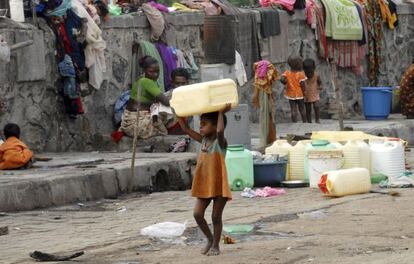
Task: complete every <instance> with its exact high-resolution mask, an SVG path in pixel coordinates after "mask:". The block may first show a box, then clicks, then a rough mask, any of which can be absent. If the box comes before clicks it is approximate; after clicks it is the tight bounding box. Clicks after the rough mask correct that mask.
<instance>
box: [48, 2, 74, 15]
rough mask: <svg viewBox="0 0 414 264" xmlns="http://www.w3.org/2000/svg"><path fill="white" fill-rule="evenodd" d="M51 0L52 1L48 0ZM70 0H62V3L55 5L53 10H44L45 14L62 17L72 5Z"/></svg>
mask: <svg viewBox="0 0 414 264" xmlns="http://www.w3.org/2000/svg"><path fill="white" fill-rule="evenodd" d="M48 2H53V1H48ZM71 5H72V3H71V0H63V1H62V3H61V4H60V5H59V6H57V7H56V8H55V9H54V10H52V11H48V12H46V14H45V15H46V16H49V17H50V16H57V17H63V16H64V15H66V11H68V10H69V9H70V8H71V7H72V6H71Z"/></svg>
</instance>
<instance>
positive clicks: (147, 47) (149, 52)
mask: <svg viewBox="0 0 414 264" xmlns="http://www.w3.org/2000/svg"><path fill="white" fill-rule="evenodd" d="M139 45H140V46H141V48H142V52H143V53H144V55H145V56H151V57H153V58H154V59H156V60H157V61H158V64H159V66H160V76H159V77H158V81H157V82H158V85H159V87H160V89H161V92H164V91H165V87H164V63H163V61H162V59H161V56H160V53H159V52H158V50H157V48H156V47H155V45H154V44H152V43H151V42H148V41H141V42H140V43H139Z"/></svg>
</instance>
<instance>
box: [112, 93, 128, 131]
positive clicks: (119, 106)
mask: <svg viewBox="0 0 414 264" xmlns="http://www.w3.org/2000/svg"><path fill="white" fill-rule="evenodd" d="M130 98H131V90H127V91H124V92H123V93H122V94H121V95H120V96H119V97H118V99H117V100H116V102H115V105H114V122H115V124H116V125H118V124H120V123H121V121H122V114H123V113H124V111H125V108H126V106H127V104H128V101H129V99H130Z"/></svg>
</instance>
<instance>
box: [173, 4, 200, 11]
mask: <svg viewBox="0 0 414 264" xmlns="http://www.w3.org/2000/svg"><path fill="white" fill-rule="evenodd" d="M172 7H173V8H175V10H177V11H181V12H194V11H197V9H191V8H188V7H187V6H185V5H183V4H180V3H173V4H172Z"/></svg>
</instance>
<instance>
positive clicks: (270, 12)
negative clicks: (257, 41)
mask: <svg viewBox="0 0 414 264" xmlns="http://www.w3.org/2000/svg"><path fill="white" fill-rule="evenodd" d="M258 10H259V12H260V19H261V24H260V33H261V34H262V37H263V38H268V37H271V36H276V35H279V34H280V20H279V12H278V11H277V10H275V9H273V8H260V9H258Z"/></svg>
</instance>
